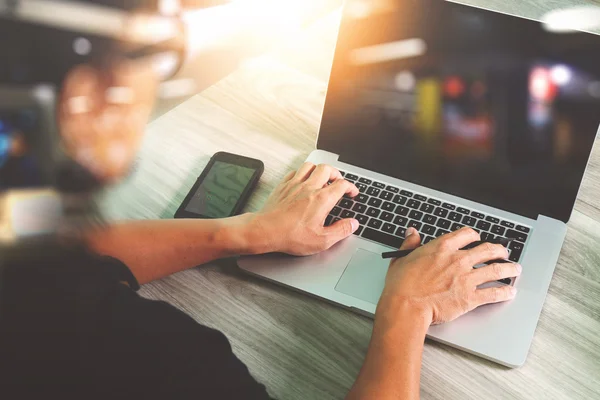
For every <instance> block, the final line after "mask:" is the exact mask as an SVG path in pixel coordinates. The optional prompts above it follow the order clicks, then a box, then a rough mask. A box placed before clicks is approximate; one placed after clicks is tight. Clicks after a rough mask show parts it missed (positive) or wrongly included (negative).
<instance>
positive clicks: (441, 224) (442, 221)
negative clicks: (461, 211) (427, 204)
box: [435, 218, 451, 229]
mask: <svg viewBox="0 0 600 400" xmlns="http://www.w3.org/2000/svg"><path fill="white" fill-rule="evenodd" d="M435 225H436V226H437V227H439V228H442V229H449V228H450V225H451V222H450V221H448V220H447V219H443V218H440V219H439V220H438V222H437V224H435Z"/></svg>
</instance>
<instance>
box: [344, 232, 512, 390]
mask: <svg viewBox="0 0 600 400" xmlns="http://www.w3.org/2000/svg"><path fill="white" fill-rule="evenodd" d="M478 240H479V234H477V233H476V232H475V231H474V230H472V229H470V228H463V229H461V230H459V231H456V232H453V233H449V234H447V235H444V236H442V237H441V238H438V239H436V240H434V241H432V242H431V243H429V244H427V245H426V246H422V247H420V248H418V249H417V250H415V251H413V252H412V253H411V254H410V255H409V256H407V257H405V258H402V259H396V260H394V261H392V262H391V263H390V268H389V269H388V273H387V277H386V283H385V288H384V290H383V294H382V295H381V299H380V300H379V304H378V305H377V311H376V312H375V324H374V328H373V335H372V337H371V343H370V345H369V350H368V353H367V357H366V359H365V363H364V365H363V367H362V369H361V371H360V374H359V376H358V378H357V380H356V383H355V384H354V386H353V387H352V390H351V391H350V393H349V394H348V397H347V399H348V400H363V399H365V400H366V399H378V400H387V399H418V398H419V385H420V374H421V358H422V352H423V343H424V341H425V335H426V334H427V329H428V328H429V326H430V325H431V324H441V323H444V322H448V321H452V320H453V319H456V318H458V317H459V316H460V315H462V314H464V313H466V312H468V311H470V310H473V309H474V308H476V307H479V306H481V305H483V304H488V303H496V302H500V301H506V300H510V299H512V298H513V297H514V296H515V294H516V291H515V289H514V288H513V287H511V286H502V287H494V288H487V289H478V286H480V285H481V284H483V283H486V282H494V281H496V280H500V279H504V278H511V277H515V276H518V275H520V273H521V267H520V266H519V265H517V264H493V265H490V266H487V267H483V268H479V269H473V266H474V265H478V264H481V263H484V262H487V261H489V260H497V259H505V258H507V257H508V253H507V250H506V249H505V248H504V247H502V246H500V245H491V244H483V245H480V246H477V247H475V248H473V249H471V250H459V249H461V248H463V247H464V246H466V245H467V244H470V243H472V242H475V241H478ZM420 242H421V240H420V238H419V234H418V233H417V231H416V230H414V228H410V229H409V230H408V231H407V237H406V240H405V241H404V243H403V245H402V248H401V249H402V250H406V249H414V248H416V247H418V246H419V244H420Z"/></svg>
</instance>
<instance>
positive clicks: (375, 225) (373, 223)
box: [367, 218, 383, 229]
mask: <svg viewBox="0 0 600 400" xmlns="http://www.w3.org/2000/svg"><path fill="white" fill-rule="evenodd" d="M381 225H383V221H381V220H379V219H375V218H371V219H370V220H369V222H368V223H367V226H370V227H371V228H375V229H379V228H381Z"/></svg>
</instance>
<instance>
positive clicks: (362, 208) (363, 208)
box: [336, 203, 367, 215]
mask: <svg viewBox="0 0 600 400" xmlns="http://www.w3.org/2000/svg"><path fill="white" fill-rule="evenodd" d="M352 211H356V212H357V213H361V214H363V213H364V212H365V211H367V206H366V205H364V204H360V203H356V204H354V207H352ZM336 215H337V214H336Z"/></svg>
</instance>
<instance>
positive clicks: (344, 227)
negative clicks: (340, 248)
mask: <svg viewBox="0 0 600 400" xmlns="http://www.w3.org/2000/svg"><path fill="white" fill-rule="evenodd" d="M359 226H360V224H359V222H358V221H357V220H356V219H354V218H346V219H341V220H339V221H337V222H336V223H334V224H332V225H330V226H328V227H326V228H325V232H326V233H327V236H328V237H329V238H330V240H331V242H332V243H330V244H331V245H333V244H335V243H337V242H339V241H340V240H342V239H345V238H347V237H348V236H350V235H352V234H353V233H354V232H356V230H357V229H358V227H359Z"/></svg>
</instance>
